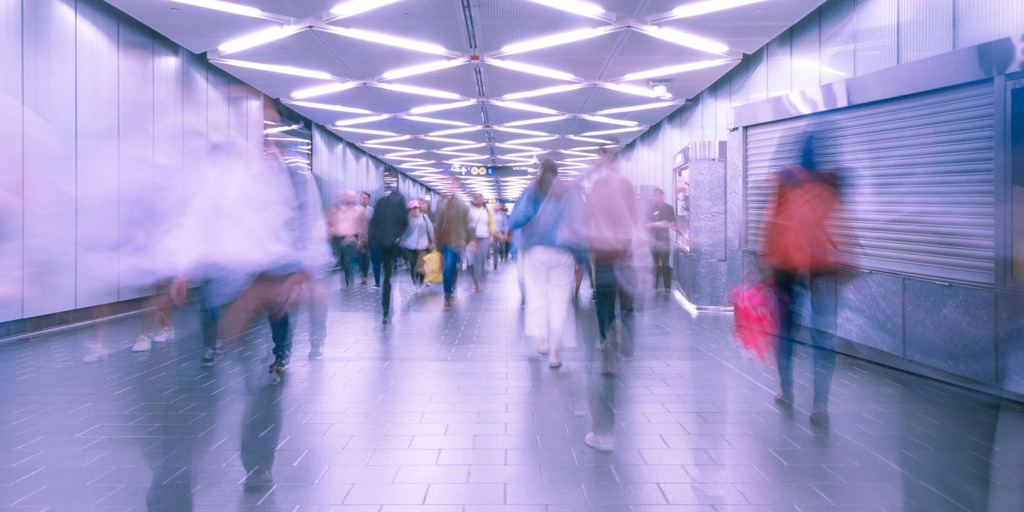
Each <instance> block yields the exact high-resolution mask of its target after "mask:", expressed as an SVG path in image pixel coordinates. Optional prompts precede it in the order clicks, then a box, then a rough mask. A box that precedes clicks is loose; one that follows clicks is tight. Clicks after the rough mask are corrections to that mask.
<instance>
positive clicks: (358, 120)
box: [334, 114, 391, 126]
mask: <svg viewBox="0 0 1024 512" xmlns="http://www.w3.org/2000/svg"><path fill="white" fill-rule="evenodd" d="M389 117H391V116H390V115H389V114H379V115H375V116H365V117H354V118H352V119H342V120H340V121H335V122H334V126H353V125H357V124H365V123H372V122H375V121H383V120H385V119H387V118H389Z"/></svg>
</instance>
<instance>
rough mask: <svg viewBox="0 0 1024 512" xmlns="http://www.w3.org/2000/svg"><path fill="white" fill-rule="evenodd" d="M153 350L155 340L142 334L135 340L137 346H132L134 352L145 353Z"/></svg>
mask: <svg viewBox="0 0 1024 512" xmlns="http://www.w3.org/2000/svg"><path fill="white" fill-rule="evenodd" d="M151 348H153V340H152V339H151V338H150V337H149V336H146V335H145V334H140V335H139V337H138V338H136V339H135V344H134V345H132V352H145V351H147V350H149V349H151Z"/></svg>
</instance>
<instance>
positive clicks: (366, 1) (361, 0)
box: [327, 0, 399, 21]
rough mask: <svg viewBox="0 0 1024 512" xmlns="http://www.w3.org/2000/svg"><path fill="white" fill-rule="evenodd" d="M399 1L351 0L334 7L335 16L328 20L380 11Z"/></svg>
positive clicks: (332, 12)
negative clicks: (375, 10)
mask: <svg viewBox="0 0 1024 512" xmlns="http://www.w3.org/2000/svg"><path fill="white" fill-rule="evenodd" d="M398 1H399V0H349V1H348V2H343V3H340V4H338V5H335V6H334V7H332V8H331V14H333V15H334V16H333V17H331V18H329V19H327V21H334V20H338V19H341V18H348V17H349V16H355V15H357V14H362V13H364V12H367V11H372V10H374V9H379V8H381V7H384V6H386V5H391V4H393V3H395V2H398Z"/></svg>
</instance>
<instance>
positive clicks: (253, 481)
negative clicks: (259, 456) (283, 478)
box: [244, 468, 274, 492]
mask: <svg viewBox="0 0 1024 512" xmlns="http://www.w3.org/2000/svg"><path fill="white" fill-rule="evenodd" d="M272 485H274V477H273V476H272V475H271V473H270V470H269V469H266V468H256V469H254V470H253V471H252V473H249V476H247V477H245V484H244V486H245V492H260V491H264V490H267V489H270V487H271V486H272Z"/></svg>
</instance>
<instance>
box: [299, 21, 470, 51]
mask: <svg viewBox="0 0 1024 512" xmlns="http://www.w3.org/2000/svg"><path fill="white" fill-rule="evenodd" d="M317 28H318V29H319V30H323V31H325V32H330V33H332V34H335V35H339V36H342V37H348V38H351V39H359V40H361V41H368V42H371V43H377V44H383V45H387V46H394V47H396V48H402V49H405V50H412V51H414V52H421V53H430V54H434V55H448V56H452V57H454V56H456V55H455V54H453V52H449V51H448V50H447V49H445V48H444V47H443V46H440V45H436V44H433V43H428V42H425V41H416V40H414V39H406V38H404V37H398V36H392V35H389V34H382V33H380V32H371V31H369V30H362V29H358V28H342V27H332V26H327V27H317Z"/></svg>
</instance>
